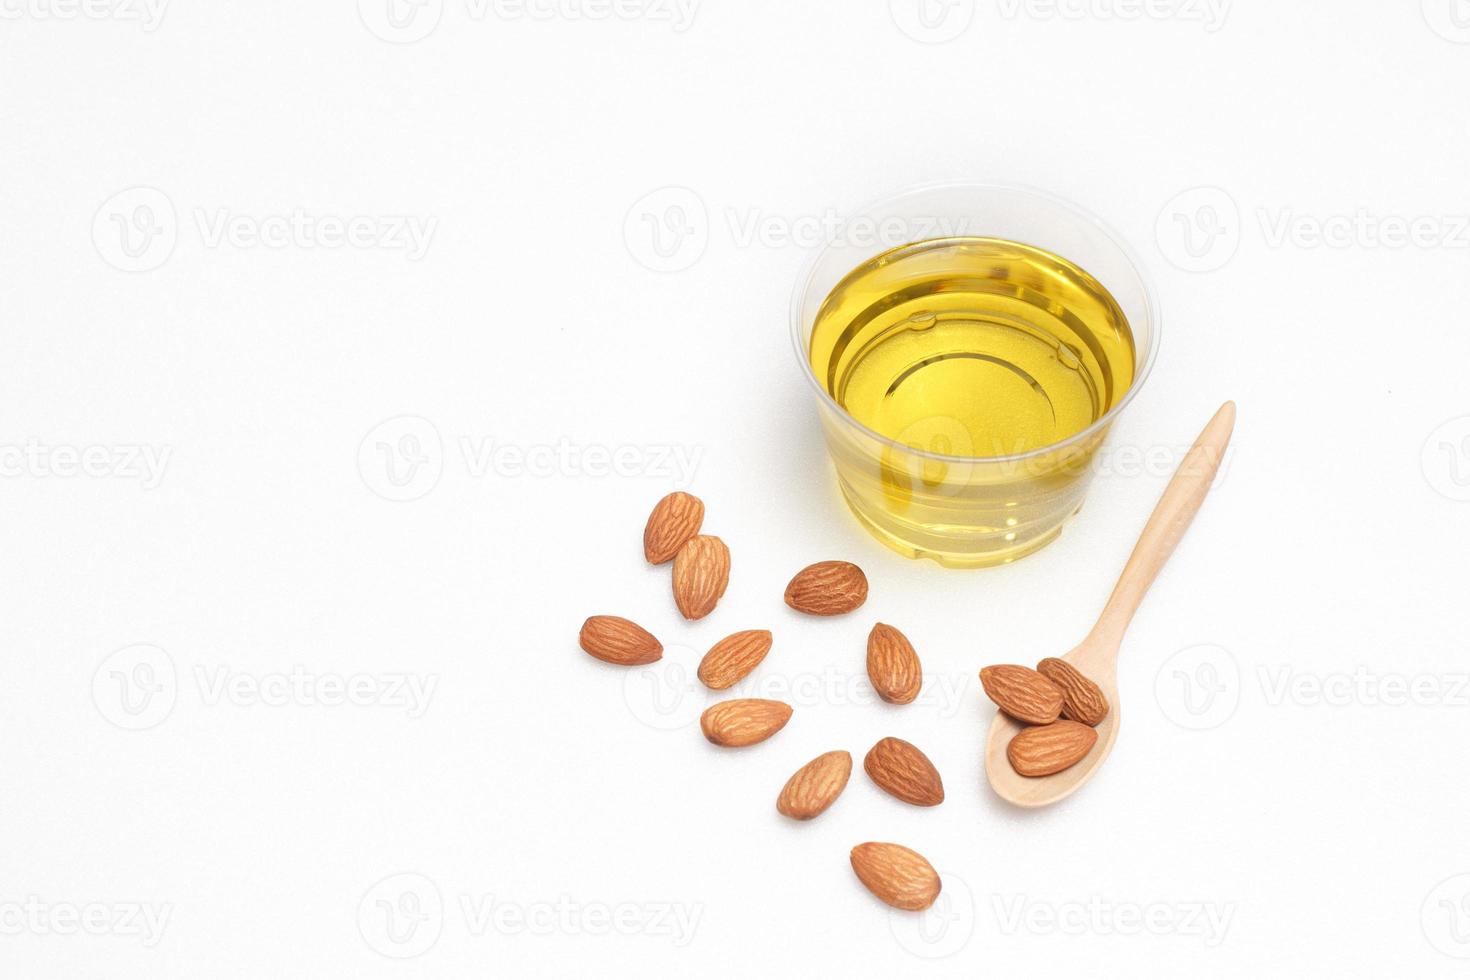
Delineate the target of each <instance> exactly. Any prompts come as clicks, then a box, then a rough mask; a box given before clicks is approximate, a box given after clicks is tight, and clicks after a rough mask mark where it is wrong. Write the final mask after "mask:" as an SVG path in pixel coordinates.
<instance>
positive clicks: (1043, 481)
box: [808, 237, 1135, 566]
mask: <svg viewBox="0 0 1470 980" xmlns="http://www.w3.org/2000/svg"><path fill="white" fill-rule="evenodd" d="M808 353H809V357H810V359H811V365H812V370H813V373H814V374H815V376H816V378H817V379H818V381H819V383H820V384H821V385H822V386H823V387H824V388H825V389H826V391H827V393H828V394H829V395H831V396H832V398H833V400H834V401H836V402H837V404H838V405H840V406H841V407H842V409H843V410H844V411H845V412H846V413H847V414H848V415H850V416H851V417H852V418H853V419H855V420H857V421H858V422H860V423H862V424H863V425H864V426H866V427H867V428H869V429H871V430H873V431H874V432H876V433H878V434H879V435H881V436H885V437H887V438H888V439H890V440H893V441H894V442H895V443H898V444H899V448H896V447H894V446H892V445H888V444H881V445H879V446H877V447H876V448H874V449H870V448H867V447H866V446H864V445H863V444H862V443H861V441H860V440H859V439H858V437H856V436H849V435H846V434H842V433H841V430H840V427H839V428H838V429H836V430H832V431H833V432H834V433H836V435H835V436H834V437H835V438H836V439H837V441H836V442H835V443H833V444H832V446H833V453H834V460H835V462H836V463H837V469H838V477H839V482H840V484H841V486H842V489H843V492H844V493H845V494H846V496H847V498H848V502H849V503H850V504H851V505H852V508H853V510H854V512H855V513H856V514H857V515H858V517H859V518H860V519H861V520H863V522H864V523H865V524H867V525H868V526H869V528H870V529H871V530H873V531H874V532H875V533H876V534H877V535H878V537H879V538H880V539H882V540H884V541H885V542H886V543H887V544H889V545H890V546H891V547H893V548H895V549H896V550H898V551H901V552H903V553H904V554H907V555H911V556H924V557H930V558H934V559H936V560H938V561H940V562H942V563H944V564H949V565H957V566H974V565H986V564H996V563H999V562H1005V561H1011V560H1014V559H1015V558H1017V557H1020V556H1021V555H1022V554H1027V553H1029V552H1030V551H1033V550H1035V549H1036V548H1038V547H1040V546H1041V545H1043V544H1045V543H1046V542H1047V541H1049V540H1051V539H1052V538H1053V537H1055V535H1056V533H1057V532H1059V531H1060V530H1061V520H1060V519H1059V515H1058V509H1059V508H1061V507H1065V508H1066V513H1070V511H1071V510H1075V508H1076V507H1077V506H1078V505H1079V504H1080V502H1081V500H1082V491H1083V488H1084V486H1085V483H1086V480H1085V477H1084V476H1083V472H1084V471H1085V469H1086V467H1087V465H1088V464H1089V463H1090V461H1091V458H1092V454H1093V452H1095V450H1096V449H1097V447H1098V445H1100V443H1101V436H1102V434H1101V433H1098V434H1097V435H1096V436H1095V437H1090V438H1089V439H1087V440H1083V441H1082V442H1080V443H1073V444H1070V445H1069V446H1067V447H1065V448H1062V449H1058V450H1054V451H1050V452H1041V453H1039V454H1036V455H1034V456H1028V457H1027V458H1026V459H1025V460H1024V461H1015V460H999V459H996V457H1013V456H1016V455H1018V454H1023V453H1034V452H1035V451H1036V450H1044V449H1045V448H1046V447H1048V446H1053V445H1055V444H1056V443H1059V442H1062V441H1064V440H1066V439H1068V437H1070V436H1074V435H1076V434H1077V433H1079V432H1081V431H1083V430H1084V429H1086V428H1087V427H1088V426H1090V425H1091V424H1092V423H1093V422H1095V421H1097V420H1098V419H1099V418H1101V417H1102V416H1103V415H1104V414H1105V413H1106V412H1107V411H1108V410H1109V409H1111V408H1112V407H1113V406H1114V405H1116V404H1117V403H1118V401H1119V399H1121V398H1122V397H1123V394H1124V393H1125V392H1126V391H1127V390H1128V386H1129V385H1130V384H1131V383H1132V382H1133V376H1134V360H1135V351H1134V339H1133V334H1132V332H1131V331H1130V330H1129V327H1128V320H1127V318H1126V317H1125V316H1124V314H1123V311H1122V309H1121V308H1120V307H1119V305H1118V303H1117V302H1116V301H1115V300H1114V298H1113V297H1112V296H1111V295H1110V294H1109V293H1108V291H1107V289H1105V288H1104V287H1103V285H1102V284H1101V283H1100V282H1098V280H1097V279H1095V278H1093V277H1092V276H1091V275H1089V274H1088V273H1087V272H1086V271H1085V270H1083V269H1081V268H1079V267H1078V266H1077V265H1075V264H1073V263H1072V262H1070V261H1068V260H1067V259H1065V258H1063V257H1062V256H1060V255H1056V254H1054V253H1052V252H1049V251H1047V250H1045V249H1041V248H1037V247H1035V246H1032V245H1025V244H1021V243H1019V242H1013V241H1007V240H1004V239H1000V238H979V237H959V238H942V239H934V240H930V241H922V242H916V243H911V244H908V245H903V246H900V247H898V248H894V249H890V250H889V251H887V252H884V253H882V254H881V255H878V256H876V257H874V258H872V259H870V260H868V261H866V262H864V263H863V264H862V265H860V266H858V267H857V268H856V269H854V270H852V272H850V273H848V275H847V276H846V277H845V278H843V279H842V280H841V281H840V282H839V283H838V284H837V285H836V286H835V287H834V288H833V289H832V292H831V293H830V294H829V295H828V296H827V298H826V300H825V301H824V302H823V304H822V306H821V308H820V309H819V310H818V312H817V314H816V317H815V321H814V324H813V328H812V334H811V345H810V348H809V352H808ZM901 447H908V448H910V449H914V450H919V451H920V452H919V453H911V452H908V451H906V450H905V449H903V448H901ZM931 454H932V455H931ZM945 457H948V458H945ZM956 457H961V458H958V459H957V458H956ZM869 460H871V461H872V462H871V463H870V462H868V461H869ZM956 542H964V547H965V548H966V549H969V550H963V551H961V550H956V549H957V544H956Z"/></svg>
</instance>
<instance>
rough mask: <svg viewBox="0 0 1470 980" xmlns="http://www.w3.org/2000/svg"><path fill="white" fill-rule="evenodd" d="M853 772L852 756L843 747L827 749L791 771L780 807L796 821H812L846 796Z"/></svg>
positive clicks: (780, 800)
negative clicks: (844, 793) (834, 749)
mask: <svg viewBox="0 0 1470 980" xmlns="http://www.w3.org/2000/svg"><path fill="white" fill-rule="evenodd" d="M851 774H852V756H851V755H849V754H848V753H846V752H844V751H842V750H841V749H838V750H837V751H836V752H825V753H823V754H822V755H819V756H817V757H816V758H815V759H813V760H812V761H811V762H808V763H807V764H806V765H804V766H802V767H801V768H800V769H798V770H796V772H794V773H792V774H791V778H790V779H788V780H786V785H785V786H784V787H782V789H781V795H780V796H779V797H778V798H777V799H776V809H777V810H779V811H781V813H783V814H785V815H786V816H788V817H790V818H791V819H793V820H810V819H811V818H812V817H815V816H816V815H817V814H819V813H821V812H822V811H823V810H825V809H827V807H829V806H831V805H832V803H833V801H834V800H836V799H837V797H838V796H840V795H842V791H843V790H844V789H845V788H847V777H848V776H850V775H851Z"/></svg>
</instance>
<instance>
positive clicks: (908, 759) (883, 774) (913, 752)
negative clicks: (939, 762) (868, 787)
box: [863, 738, 944, 806]
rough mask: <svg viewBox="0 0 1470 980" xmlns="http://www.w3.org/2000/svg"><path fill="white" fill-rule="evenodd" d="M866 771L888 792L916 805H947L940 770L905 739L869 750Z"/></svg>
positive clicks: (889, 740)
mask: <svg viewBox="0 0 1470 980" xmlns="http://www.w3.org/2000/svg"><path fill="white" fill-rule="evenodd" d="M863 769H864V770H865V771H866V772H867V774H868V776H869V777H870V778H871V779H872V780H873V782H875V783H877V784H878V786H879V787H880V788H881V789H883V790H884V791H885V792H887V793H888V794H890V795H892V796H896V797H897V798H898V799H900V800H903V801H904V802H905V803H912V804H913V805H914V806H938V805H939V804H941V803H943V802H944V783H943V782H942V781H941V780H940V778H939V770H938V769H935V768H934V763H932V762H930V761H929V757H928V756H926V755H925V754H924V753H923V752H920V751H919V749H918V748H917V747H916V746H914V745H912V744H910V743H908V742H905V741H904V740H903V739H901V738H884V739H880V740H879V741H878V744H877V745H874V746H873V747H872V748H871V749H869V750H868V754H867V756H866V757H865V758H864V759H863Z"/></svg>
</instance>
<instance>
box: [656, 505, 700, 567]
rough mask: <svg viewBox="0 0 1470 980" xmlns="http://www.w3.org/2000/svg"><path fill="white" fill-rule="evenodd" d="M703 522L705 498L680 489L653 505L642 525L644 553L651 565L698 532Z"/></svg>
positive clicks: (657, 562) (658, 562) (677, 550)
mask: <svg viewBox="0 0 1470 980" xmlns="http://www.w3.org/2000/svg"><path fill="white" fill-rule="evenodd" d="M703 523H704V501H702V500H700V499H699V498H698V497H696V496H694V495H693V494H690V493H684V492H683V491H682V490H680V491H676V492H674V493H671V494H669V495H668V496H667V497H665V498H664V499H662V500H660V501H659V502H658V503H657V504H655V505H654V507H653V513H652V514H649V515H648V523H647V524H646V525H644V527H643V557H644V558H647V559H648V563H649V564H650V565H662V564H663V563H664V562H666V561H668V560H670V559H671V558H673V557H674V556H675V555H677V554H678V553H679V549H680V548H682V547H684V542H686V541H688V540H689V539H690V538H692V537H694V536H695V535H696V534H698V533H699V526H700V525H701V524H703Z"/></svg>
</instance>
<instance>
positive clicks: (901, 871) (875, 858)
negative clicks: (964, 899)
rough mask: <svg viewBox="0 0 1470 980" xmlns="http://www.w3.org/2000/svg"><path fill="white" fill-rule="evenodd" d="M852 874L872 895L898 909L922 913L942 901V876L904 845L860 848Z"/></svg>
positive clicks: (856, 850) (874, 844) (876, 844)
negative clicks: (937, 901)
mask: <svg viewBox="0 0 1470 980" xmlns="http://www.w3.org/2000/svg"><path fill="white" fill-rule="evenodd" d="M852 870H853V871H854V872H856V873H857V876H858V880H859V881H861V882H862V883H863V884H864V885H866V886H867V888H868V891H870V892H872V893H873V894H874V895H876V896H878V898H880V899H882V900H883V901H884V902H886V903H887V904H889V905H891V906H893V907H894V908H896V909H906V910H908V911H910V912H922V911H923V910H924V909H927V908H928V907H929V906H931V905H933V904H934V900H935V899H936V898H938V897H939V889H940V882H939V873H938V872H937V871H935V870H934V866H933V865H931V864H930V863H929V862H928V861H926V860H924V856H923V855H922V854H920V853H919V852H918V851H912V850H910V849H908V848H907V847H904V846H903V845H902V844H885V843H880V842H878V841H869V842H868V843H866V844H859V845H858V846H857V847H854V848H853V849H852Z"/></svg>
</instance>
